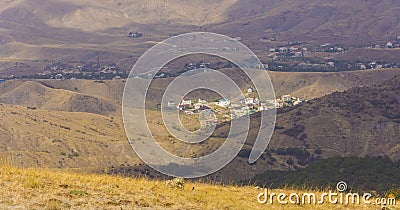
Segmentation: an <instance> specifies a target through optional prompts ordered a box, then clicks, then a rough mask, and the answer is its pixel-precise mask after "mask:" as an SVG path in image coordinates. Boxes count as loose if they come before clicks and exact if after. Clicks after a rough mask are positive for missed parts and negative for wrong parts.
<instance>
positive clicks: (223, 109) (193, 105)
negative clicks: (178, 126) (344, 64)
mask: <svg viewBox="0 0 400 210" xmlns="http://www.w3.org/2000/svg"><path fill="white" fill-rule="evenodd" d="M247 91H248V93H252V92H253V91H254V89H253V87H249V88H248V90H247ZM303 102H305V100H303V99H300V98H297V97H292V96H290V95H283V96H281V97H279V98H277V99H275V100H267V101H261V100H260V99H259V98H257V97H246V98H245V99H243V100H240V101H239V102H238V103H232V102H231V100H229V99H228V98H221V99H219V100H217V101H213V102H208V101H206V100H202V99H198V100H182V101H181V102H180V103H179V104H178V105H177V104H176V103H174V102H172V101H170V102H168V107H169V108H177V109H179V110H180V111H182V112H184V113H185V114H189V115H192V114H198V113H200V112H201V111H213V112H216V113H217V114H224V115H226V114H230V116H229V117H230V118H232V119H233V118H237V117H241V116H244V115H248V114H253V113H256V112H260V111H265V110H270V109H274V108H284V107H288V106H297V105H299V104H301V103H303Z"/></svg>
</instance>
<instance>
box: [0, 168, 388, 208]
mask: <svg viewBox="0 0 400 210" xmlns="http://www.w3.org/2000/svg"><path fill="white" fill-rule="evenodd" d="M0 180H1V182H0V185H1V190H0V198H1V199H0V208H2V209H9V208H16V209H136V208H137V209H143V208H146V209H380V208H381V207H380V206H373V205H371V206H366V205H361V206H355V205H349V206H342V205H331V204H330V205H280V204H273V205H269V204H259V203H258V202H257V195H258V194H259V193H260V192H261V190H260V189H256V188H254V187H252V186H244V187H237V186H219V185H210V184H201V183H192V182H189V183H186V184H185V188H184V189H183V190H181V189H178V188H170V187H168V186H166V185H165V182H162V181H150V180H146V179H142V178H127V177H119V176H109V175H94V174H77V173H72V172H67V171H55V170H49V169H33V168H30V169H18V168H14V167H10V166H1V167H0ZM275 192H277V193H279V192H285V193H292V192H295V191H293V190H289V189H285V190H275ZM296 193H301V192H299V191H297V192H296ZM316 193H319V192H316ZM391 208H393V207H391ZM393 209H396V208H393Z"/></svg>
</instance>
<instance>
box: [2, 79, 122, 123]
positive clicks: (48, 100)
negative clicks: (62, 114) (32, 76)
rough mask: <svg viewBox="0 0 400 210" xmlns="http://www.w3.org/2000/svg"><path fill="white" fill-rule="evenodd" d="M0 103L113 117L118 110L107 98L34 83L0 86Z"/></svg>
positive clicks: (15, 83) (11, 83) (17, 82)
mask: <svg viewBox="0 0 400 210" xmlns="http://www.w3.org/2000/svg"><path fill="white" fill-rule="evenodd" d="M60 85H61V86H62V85H63V84H62V83H61V84H60ZM77 90H78V89H77ZM0 102H3V103H6V104H13V105H20V106H29V107H30V108H38V109H45V110H58V111H69V112H87V113H94V114H102V115H106V116H111V115H115V114H116V112H117V110H120V107H119V106H118V104H117V103H116V102H115V101H111V100H109V99H107V98H104V97H101V96H92V95H86V94H80V93H77V92H73V91H70V90H68V89H55V88H50V87H46V86H45V85H43V84H41V83H39V82H35V81H10V82H7V83H6V84H1V85H0Z"/></svg>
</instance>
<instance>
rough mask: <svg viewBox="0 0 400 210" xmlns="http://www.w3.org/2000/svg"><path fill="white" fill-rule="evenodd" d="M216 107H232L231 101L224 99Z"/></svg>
mask: <svg viewBox="0 0 400 210" xmlns="http://www.w3.org/2000/svg"><path fill="white" fill-rule="evenodd" d="M216 105H218V106H220V107H228V106H229V105H231V101H230V100H229V99H226V98H223V99H221V100H219V101H218V102H217V103H216Z"/></svg>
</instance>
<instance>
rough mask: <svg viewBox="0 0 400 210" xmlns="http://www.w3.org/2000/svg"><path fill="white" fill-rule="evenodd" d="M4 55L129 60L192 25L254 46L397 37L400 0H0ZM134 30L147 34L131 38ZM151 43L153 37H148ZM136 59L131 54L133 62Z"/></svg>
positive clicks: (359, 41)
mask: <svg viewBox="0 0 400 210" xmlns="http://www.w3.org/2000/svg"><path fill="white" fill-rule="evenodd" d="M0 5H1V7H0V46H1V47H2V49H4V51H3V50H2V53H1V54H0V59H1V60H0V61H4V62H5V61H7V62H11V63H13V62H15V61H18V60H25V59H27V60H41V61H43V60H46V59H48V60H66V61H71V60H74V61H82V60H90V59H95V58H97V56H98V55H102V57H106V58H104V59H107V60H112V61H113V62H121V63H124V65H128V64H127V63H129V62H127V61H126V59H129V58H130V56H131V55H132V51H134V53H135V57H136V58H137V57H139V55H140V54H142V53H143V52H144V51H145V50H146V49H148V48H149V46H151V45H152V44H154V41H160V40H163V39H165V38H167V37H168V36H171V35H173V34H180V33H184V32H193V31H210V32H217V33H224V34H226V35H228V36H231V37H235V36H240V37H242V38H243V41H244V43H246V44H248V45H250V46H252V45H254V46H253V47H254V48H257V49H259V48H258V47H256V46H257V45H260V44H265V43H260V42H258V40H260V39H261V38H262V37H263V36H268V37H272V36H277V37H279V38H280V39H281V41H296V40H303V41H310V42H315V41H316V42H345V43H347V44H349V45H356V44H366V43H370V42H371V41H388V40H394V39H395V38H396V36H397V35H399V33H400V31H399V28H400V25H399V24H400V23H399V18H400V17H399V14H400V12H399V8H400V2H399V1H396V0H368V1H364V0H351V1H341V0H334V1H323V0H318V1H314V0H304V1H295V2H293V1H291V0H267V1H264V0H254V1H249V0H218V1H211V0H199V1H186V0H147V1H139V0H115V1H106V0H100V1H89V0H84V1H78V0H73V1H62V0H53V1H50V0H0ZM130 31H138V32H140V33H143V34H144V35H145V36H144V37H143V38H141V39H139V40H132V39H129V38H127V34H128V33H129V32H130ZM148 41H151V42H148ZM131 62H133V60H132V61H131Z"/></svg>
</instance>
